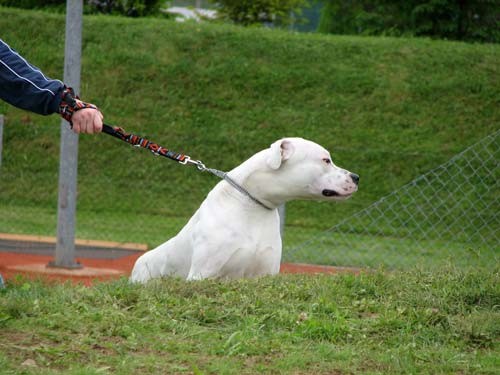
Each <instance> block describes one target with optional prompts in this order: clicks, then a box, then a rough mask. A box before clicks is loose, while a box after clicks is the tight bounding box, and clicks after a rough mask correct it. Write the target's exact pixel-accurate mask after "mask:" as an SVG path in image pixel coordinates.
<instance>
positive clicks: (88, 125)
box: [71, 108, 103, 134]
mask: <svg viewBox="0 0 500 375" xmlns="http://www.w3.org/2000/svg"><path fill="white" fill-rule="evenodd" d="M102 120H103V115H102V113H101V112H100V111H99V110H98V109H94V108H82V109H80V110H78V111H75V112H74V113H73V116H72V117H71V122H72V123H73V131H74V132H75V133H77V134H78V133H87V134H92V133H99V132H101V131H102Z"/></svg>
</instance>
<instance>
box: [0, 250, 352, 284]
mask: <svg viewBox="0 0 500 375" xmlns="http://www.w3.org/2000/svg"><path fill="white" fill-rule="evenodd" d="M141 254H143V252H142V251H138V252H137V253H134V254H131V255H126V256H122V257H117V258H112V259H109V258H81V259H79V258H77V259H76V260H77V261H78V262H80V263H81V264H82V265H83V268H81V269H77V270H66V269H61V268H51V267H46V266H47V264H48V263H49V262H50V261H52V260H53V257H52V256H48V255H34V254H24V253H16V252H2V253H1V256H0V274H2V276H3V277H4V279H6V280H11V279H13V278H14V277H16V275H23V276H24V277H27V278H31V279H40V278H41V279H44V280H48V281H67V280H70V281H72V282H74V283H81V284H84V285H92V283H93V282H94V281H96V280H99V281H103V280H113V279H118V278H120V277H128V275H130V272H131V271H132V267H133V266H134V263H135V261H136V260H137V258H139V256H140V255H141ZM360 271H361V270H360V269H359V268H346V267H332V266H319V265H312V264H299V263H283V264H282V265H281V269H280V272H281V273H302V274H304V273H305V274H317V273H328V274H337V273H353V274H358V273H359V272H360Z"/></svg>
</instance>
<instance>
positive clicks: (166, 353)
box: [0, 268, 500, 375]
mask: <svg viewBox="0 0 500 375" xmlns="http://www.w3.org/2000/svg"><path fill="white" fill-rule="evenodd" d="M498 276H499V273H498V268H497V269H496V271H494V272H491V273H489V272H488V273H484V272H482V271H479V270H477V269H476V270H472V271H470V272H467V273H463V272H460V271H457V270H456V269H452V268H449V269H445V270H442V271H441V272H438V273H431V274H429V273H426V272H422V271H413V272H405V273H394V274H384V273H374V274H365V275H361V276H353V275H337V276H333V277H332V276H325V275H323V276H314V277H312V276H298V275H293V276H291V275H288V276H283V275H281V276H278V277H269V278H262V279H259V280H241V281H237V282H236V281H235V282H220V281H209V280H208V281H207V280H205V281H200V282H188V283H187V282H184V281H180V280H175V279H171V280H157V282H153V283H151V284H150V285H148V286H147V287H143V286H138V285H131V284H129V283H128V282H127V281H126V280H121V281H116V282H108V283H101V284H98V285H96V286H95V287H92V288H86V287H81V286H80V287H73V286H71V285H69V284H66V285H52V286H51V285H44V284H41V283H32V282H27V281H22V280H21V281H18V282H16V283H14V284H11V285H9V287H8V289H6V290H5V289H3V290H1V289H0V348H1V350H0V365H1V368H2V374H21V373H22V374H71V375H77V374H92V375H93V374H95V375H97V374H123V375H125V374H134V375H137V374H172V373H175V374H183V373H188V374H193V373H194V374H398V375H399V374H485V375H486V374H497V373H498V364H499V357H498V353H499V342H500V341H499V334H500V331H499V326H498V319H499V318H500V316H499V315H500V314H499V310H498V305H499V303H500V295H499V290H498V285H499V281H500V280H499V277H498ZM33 366H36V367H33Z"/></svg>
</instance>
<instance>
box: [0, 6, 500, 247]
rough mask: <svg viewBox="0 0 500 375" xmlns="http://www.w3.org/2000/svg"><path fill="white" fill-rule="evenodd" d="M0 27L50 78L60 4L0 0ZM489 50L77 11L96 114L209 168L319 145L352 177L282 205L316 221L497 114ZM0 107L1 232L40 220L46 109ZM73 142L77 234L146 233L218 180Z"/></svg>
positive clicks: (174, 222)
mask: <svg viewBox="0 0 500 375" xmlns="http://www.w3.org/2000/svg"><path fill="white" fill-rule="evenodd" d="M21 25H22V27H20V26H21ZM0 30H2V38H3V39H4V40H5V41H7V42H8V43H10V44H11V45H12V46H13V47H14V48H16V49H17V50H18V51H19V52H21V53H22V54H23V55H24V56H25V57H27V58H28V59H29V60H30V61H31V62H32V63H34V64H35V65H37V66H39V67H41V68H42V69H43V70H44V71H45V72H46V74H47V75H49V76H52V77H54V78H61V77H62V70H63V53H64V17H63V16H60V15H53V14H46V13H42V12H31V11H18V10H12V9H6V8H0ZM499 61H500V47H499V46H497V45H474V44H464V43H455V42H444V41H430V40H426V39H403V38H401V39H399V38H398V39H393V38H363V37H337V36H325V35H313V34H291V33H287V32H283V31H276V30H272V31H271V30H267V29H242V28H237V27H232V26H227V25H211V24H201V25H199V24H192V23H187V24H178V23H174V22H171V21H167V20H159V19H125V18H118V17H103V16H96V17H86V18H85V19H84V35H83V68H82V89H81V92H82V96H83V97H84V98H85V99H87V100H89V101H92V102H94V103H96V104H98V105H99V106H100V107H101V108H102V110H103V112H104V114H105V117H106V121H107V122H109V123H112V124H117V125H121V126H123V127H124V128H125V129H127V130H128V131H132V132H135V133H138V134H142V135H144V136H146V137H148V138H150V139H152V140H155V141H157V142H158V143H160V144H163V145H165V146H167V147H170V148H172V149H174V150H176V151H180V152H185V153H187V154H189V155H191V156H192V157H194V158H199V159H202V160H203V161H204V162H205V163H206V164H207V165H208V166H211V167H215V168H218V169H223V170H228V169H231V168H232V167H234V166H235V165H237V164H239V163H240V162H241V161H242V160H244V159H246V158H247V157H249V156H250V155H252V154H253V153H255V152H257V151H259V150H261V149H263V148H265V147H268V145H269V144H271V143H272V142H273V141H274V140H276V139H278V138H281V137H283V136H301V137H304V138H309V139H312V140H314V141H316V142H318V143H320V144H322V145H323V146H325V147H326V148H328V149H330V150H331V152H332V155H333V159H334V161H335V162H336V163H337V164H338V165H340V166H343V167H345V168H347V169H350V170H352V171H355V172H357V173H358V174H360V176H361V184H360V191H359V193H358V194H357V195H356V196H355V197H354V198H353V199H351V200H350V201H348V202H344V203H342V204H338V205H330V204H325V203H323V204H319V203H313V202H295V203H293V204H291V205H290V206H289V209H288V223H289V224H291V225H296V226H304V227H314V228H318V229H321V228H328V227H330V226H331V225H333V224H334V223H335V222H337V221H338V220H339V219H340V218H342V217H345V216H346V215H347V214H349V213H351V212H354V211H356V210H359V209H361V208H363V207H366V206H367V205H369V204H370V203H371V202H373V201H375V200H377V199H379V198H380V197H382V196H384V195H386V194H388V193H389V192H391V191H392V190H394V189H395V188H398V187H399V186H401V185H403V184H404V183H406V182H408V181H410V180H412V179H413V178H415V177H417V176H418V175H419V174H421V173H422V172H424V171H426V170H428V169H430V168H433V167H434V166H436V165H438V164H440V163H442V162H444V161H446V160H447V159H449V158H450V157H451V156H452V155H454V154H455V153H456V152H458V151H460V150H462V149H463V148H465V147H466V146H468V145H470V144H472V143H474V142H475V141H477V140H478V139H480V138H481V137H483V136H485V135H486V134H489V133H490V132H492V131H493V130H495V129H498V127H499V126H500V110H499V108H500V103H499V98H500V78H499V77H500V74H499V69H500V68H499V64H498V62H499ZM0 113H4V114H5V115H6V123H7V124H6V129H5V134H4V157H3V165H2V169H1V179H0V191H1V194H0V211H2V217H3V219H0V231H14V232H19V231H28V232H35V233H39V234H53V233H54V228H55V222H54V220H53V217H54V212H55V206H56V201H57V192H56V188H57V173H58V157H59V125H58V124H59V119H58V118H57V117H56V116H51V117H47V118H44V117H41V116H36V115H32V114H28V113H26V112H22V111H19V110H17V109H14V108H12V107H10V106H8V105H6V104H4V103H0ZM79 156H80V166H79V201H78V207H79V210H80V211H79V215H80V216H79V219H78V220H79V224H80V225H79V229H78V230H79V236H80V237H87V238H89V237H90V238H103V237H106V236H107V237H114V239H126V240H130V241H136V242H140V241H146V242H149V243H150V244H155V243H158V242H160V241H162V240H163V239H165V237H167V235H169V234H171V233H173V232H174V231H176V230H178V229H179V227H180V226H181V225H182V224H183V223H184V222H185V220H186V218H187V217H189V216H190V215H191V214H192V212H193V211H194V210H195V209H196V208H197V207H198V206H199V204H200V202H201V201H202V199H203V197H204V196H205V194H206V193H207V192H208V191H209V190H210V188H211V187H212V186H213V185H214V184H215V183H216V182H217V181H216V179H215V178H214V177H210V176H208V175H203V174H201V173H199V172H197V171H195V170H194V169H191V168H187V167H181V166H178V165H175V164H173V163H170V162H169V161H166V160H159V159H158V158H153V157H152V156H151V155H149V154H148V153H146V152H142V151H135V150H133V149H131V148H129V147H127V146H126V145H124V144H121V143H119V142H118V141H117V140H114V139H112V138H110V137H107V136H104V135H102V136H95V137H89V136H82V137H80V150H79ZM84 223H85V224H84ZM92 223H94V224H95V226H94V227H92V226H91V224H92ZM104 225H107V226H109V228H111V227H114V228H116V227H118V228H122V229H123V230H122V231H121V232H120V231H117V232H113V234H109V233H110V232H111V231H110V230H107V231H103V230H102V228H103V226H104ZM2 227H3V228H2ZM103 232H106V233H103Z"/></svg>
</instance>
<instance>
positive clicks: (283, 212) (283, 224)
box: [278, 203, 286, 238]
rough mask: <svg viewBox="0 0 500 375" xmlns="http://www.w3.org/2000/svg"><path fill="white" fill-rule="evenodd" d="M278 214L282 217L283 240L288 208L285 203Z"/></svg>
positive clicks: (281, 232) (281, 230) (281, 231)
mask: <svg viewBox="0 0 500 375" xmlns="http://www.w3.org/2000/svg"><path fill="white" fill-rule="evenodd" d="M278 214H279V215H280V234H281V238H283V236H284V235H285V217H286V208H285V204H284V203H283V204H282V205H281V206H279V207H278Z"/></svg>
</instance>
